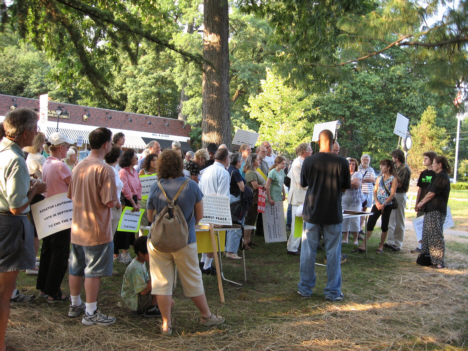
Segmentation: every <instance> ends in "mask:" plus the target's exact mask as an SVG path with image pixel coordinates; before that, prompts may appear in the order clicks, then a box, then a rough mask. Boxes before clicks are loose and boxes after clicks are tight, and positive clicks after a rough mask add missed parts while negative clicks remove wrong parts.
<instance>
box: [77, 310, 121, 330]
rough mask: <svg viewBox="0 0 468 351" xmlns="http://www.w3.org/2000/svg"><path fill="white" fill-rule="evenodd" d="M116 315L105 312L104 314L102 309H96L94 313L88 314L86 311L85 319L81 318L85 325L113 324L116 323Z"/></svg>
mask: <svg viewBox="0 0 468 351" xmlns="http://www.w3.org/2000/svg"><path fill="white" fill-rule="evenodd" d="M115 320H116V319H115V317H114V316H106V315H105V314H102V313H101V311H99V310H96V311H94V314H88V313H85V315H84V316H83V319H82V320H81V323H83V324H84V325H104V326H105V325H111V324H114V323H115Z"/></svg>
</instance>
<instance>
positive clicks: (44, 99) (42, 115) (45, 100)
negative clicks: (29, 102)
mask: <svg viewBox="0 0 468 351" xmlns="http://www.w3.org/2000/svg"><path fill="white" fill-rule="evenodd" d="M48 120H49V95H48V94H43V95H39V121H38V122H37V126H38V127H39V130H40V131H41V132H42V133H44V134H47V121H48Z"/></svg>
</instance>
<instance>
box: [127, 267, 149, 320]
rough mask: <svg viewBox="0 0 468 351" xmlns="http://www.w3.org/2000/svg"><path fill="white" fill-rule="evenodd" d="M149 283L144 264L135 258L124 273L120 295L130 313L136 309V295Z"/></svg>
mask: <svg viewBox="0 0 468 351" xmlns="http://www.w3.org/2000/svg"><path fill="white" fill-rule="evenodd" d="M148 282H149V275H148V270H147V269H146V264H145V263H140V262H138V261H137V259H136V258H134V259H133V261H132V262H130V264H129V265H128V267H127V270H126V271H125V274H124V277H123V282H122V291H121V293H120V295H121V296H122V299H123V301H124V303H125V306H127V307H128V308H130V309H131V310H132V311H137V309H138V294H139V293H140V292H142V291H143V290H145V288H146V285H147V284H148Z"/></svg>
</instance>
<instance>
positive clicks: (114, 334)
mask: <svg viewBox="0 0 468 351" xmlns="http://www.w3.org/2000/svg"><path fill="white" fill-rule="evenodd" d="M413 236H414V235H412V234H408V235H407V239H406V241H405V246H406V248H410V247H414V246H415V244H416V243H415V242H414V240H412V239H411V238H412V237H413ZM447 241H450V242H452V241H454V242H456V243H458V244H460V245H467V244H468V239H467V238H463V237H448V238H447ZM371 245H372V244H371ZM264 247H265V246H260V247H259V248H260V249H262V248H264ZM281 250H284V249H283V248H281ZM369 256H370V257H369V258H368V259H363V258H362V257H360V258H359V259H358V258H356V259H354V257H353V256H351V255H350V257H349V260H348V261H349V262H348V263H346V266H344V268H343V281H344V282H343V291H344V293H345V296H346V298H345V300H344V301H343V302H339V303H328V302H325V301H324V300H323V297H322V296H320V291H319V290H318V289H317V291H315V292H314V296H313V298H312V299H308V300H301V299H300V298H299V297H297V296H296V295H295V289H296V286H295V284H296V282H297V281H296V280H295V277H296V276H294V277H293V278H294V279H291V280H288V279H282V278H283V277H282V276H281V275H284V274H285V272H287V271H285V270H281V269H280V270H279V272H278V273H279V274H280V276H279V277H278V276H272V277H271V279H269V278H268V277H264V280H262V279H261V278H262V277H261V275H257V274H258V272H257V271H256V270H255V267H250V268H249V269H250V271H251V275H252V276H254V277H257V279H256V280H258V281H253V280H252V282H250V283H249V284H248V285H247V286H245V287H244V288H236V287H233V286H229V285H225V293H226V300H227V303H226V304H225V305H224V306H223V305H221V304H220V303H219V302H218V301H219V300H218V299H216V297H217V295H216V280H215V279H213V278H208V279H207V280H205V286H206V289H207V295H208V298H209V301H210V305H211V307H212V309H213V310H216V309H217V310H218V312H219V313H220V314H222V315H225V316H226V317H227V322H226V324H225V325H223V326H220V327H219V328H212V329H203V328H202V327H200V326H198V324H197V318H198V317H197V312H196V310H195V307H194V306H193V305H192V304H191V302H190V301H188V300H187V299H184V298H183V297H182V294H181V291H180V288H178V291H177V293H176V296H175V297H176V301H177V305H176V308H175V310H174V327H175V331H176V332H175V336H174V337H161V336H160V335H159V324H160V321H159V320H150V319H139V318H132V317H129V316H128V314H127V313H126V312H125V311H124V310H123V309H121V308H120V309H119V308H116V307H115V301H118V300H115V299H114V300H113V298H112V295H116V294H118V292H117V290H118V289H117V287H116V288H115V289H111V290H110V291H109V293H108V294H105V295H104V297H101V301H104V302H103V303H102V304H101V305H102V306H103V311H104V312H112V313H113V314H115V315H116V316H117V317H118V321H117V323H116V324H115V325H114V326H111V327H107V328H103V327H96V328H94V327H84V326H82V325H81V323H80V320H79V319H69V318H67V317H66V310H67V308H66V306H60V307H56V306H52V307H50V306H48V305H47V304H46V303H45V301H43V302H38V303H35V304H32V305H29V306H20V307H13V308H12V312H11V323H10V325H9V328H8V331H7V343H8V344H9V345H11V346H12V347H14V348H15V349H16V350H28V351H29V350H82V349H85V348H86V349H93V350H109V351H110V350H172V349H174V350H193V351H194V350H323V351H325V350H327V351H328V350H427V349H429V350H441V349H443V350H464V349H467V348H468V346H467V340H466V339H467V337H468V331H467V326H468V323H467V322H468V313H467V306H468V304H467V302H468V301H467V296H468V279H467V278H468V257H467V255H464V254H462V253H460V252H455V251H448V252H447V263H448V264H449V267H450V269H444V270H433V269H430V268H424V267H419V266H417V265H416V264H415V263H414V260H415V256H414V255H411V254H409V253H399V254H387V253H384V254H383V258H381V257H375V258H374V256H376V255H372V254H371V255H369ZM255 259H256V258H255ZM255 259H252V261H251V264H253V262H256V261H255ZM276 260H277V261H276V262H277V263H281V264H282V265H284V266H287V265H289V266H290V267H289V269H290V270H291V269H296V268H297V261H294V258H291V260H289V258H288V259H285V258H284V256H283V257H277V259H276ZM377 260H387V261H383V262H385V263H384V264H383V265H379V264H375V262H376V261H377ZM263 262H265V266H267V265H268V264H269V263H270V261H268V260H266V258H263ZM353 265H354V266H353ZM358 265H362V266H359V267H360V268H359V269H358V271H357V273H355V272H354V270H353V269H355V268H356V267H357V266H358ZM260 272H261V271H260ZM269 272H270V271H269ZM295 273H296V272H294V274H295ZM318 274H319V278H320V279H321V280H322V282H323V280H324V275H325V273H324V271H323V270H322V271H320V272H318ZM275 280H278V282H276V283H275V282H272V281H275ZM316 295H317V296H316ZM114 298H115V296H114Z"/></svg>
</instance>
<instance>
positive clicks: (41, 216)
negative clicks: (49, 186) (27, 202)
mask: <svg viewBox="0 0 468 351" xmlns="http://www.w3.org/2000/svg"><path fill="white" fill-rule="evenodd" d="M31 213H32V215H33V218H34V224H35V225H36V230H37V236H38V237H39V239H43V238H45V237H47V236H49V235H51V234H54V233H57V232H60V231H62V230H65V229H69V228H71V225H72V216H73V203H72V201H71V200H70V199H69V198H67V193H62V194H57V195H54V196H51V197H48V198H47V199H44V200H42V201H40V202H38V203H36V204H34V205H31Z"/></svg>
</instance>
